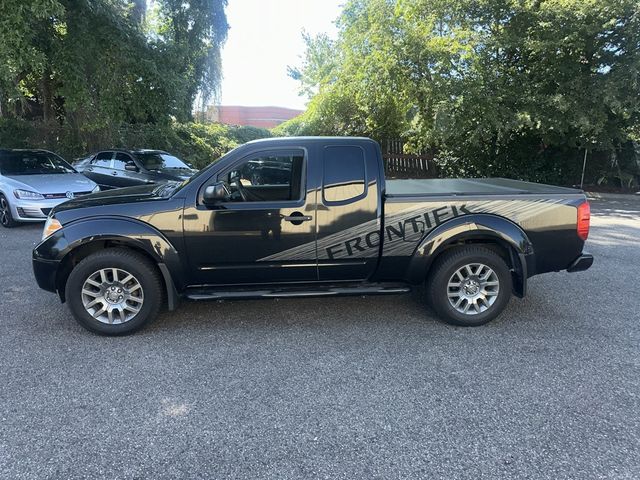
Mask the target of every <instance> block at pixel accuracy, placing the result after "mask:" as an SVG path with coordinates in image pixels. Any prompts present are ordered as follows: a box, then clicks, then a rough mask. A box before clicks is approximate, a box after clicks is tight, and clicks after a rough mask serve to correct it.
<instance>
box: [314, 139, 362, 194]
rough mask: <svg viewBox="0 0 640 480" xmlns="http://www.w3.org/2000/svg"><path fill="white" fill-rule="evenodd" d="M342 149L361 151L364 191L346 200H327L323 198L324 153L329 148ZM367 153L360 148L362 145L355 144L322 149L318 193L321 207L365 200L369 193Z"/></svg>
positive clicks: (329, 146)
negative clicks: (320, 182)
mask: <svg viewBox="0 0 640 480" xmlns="http://www.w3.org/2000/svg"><path fill="white" fill-rule="evenodd" d="M344 147H355V148H359V149H360V150H361V151H362V164H363V166H364V179H363V180H364V190H363V192H362V193H361V194H360V195H358V196H355V197H351V198H347V199H346V200H327V199H326V198H325V196H324V190H325V183H324V181H325V175H324V174H325V166H326V165H325V152H326V151H327V149H329V148H344ZM367 173H368V172H367V152H366V151H365V149H364V148H363V147H362V145H357V144H345V145H325V146H324V148H323V149H322V184H321V185H320V192H321V196H322V204H323V205H327V206H341V205H349V204H351V203H354V202H357V201H359V200H362V199H363V198H366V197H367V195H368V192H369V182H368V178H369V177H368V175H367Z"/></svg>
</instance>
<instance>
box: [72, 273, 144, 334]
mask: <svg viewBox="0 0 640 480" xmlns="http://www.w3.org/2000/svg"><path fill="white" fill-rule="evenodd" d="M143 303H144V292H143V290H142V285H141V284H140V282H139V281H138V279H137V278H136V277H134V276H133V275H132V274H131V273H129V272H127V271H126V270H122V269H121V268H103V269H101V270H98V271H97V272H94V273H92V274H91V275H89V277H87V279H86V280H85V282H84V285H83V286H82V304H83V305H84V308H85V310H86V311H87V313H89V315H91V316H92V317H93V318H95V319H96V320H98V321H99V322H102V323H107V324H110V325H116V324H120V323H126V322H129V321H131V320H132V319H133V318H134V317H135V316H136V315H137V314H138V313H139V312H140V309H141V308H142V305H143Z"/></svg>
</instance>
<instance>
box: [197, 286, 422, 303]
mask: <svg viewBox="0 0 640 480" xmlns="http://www.w3.org/2000/svg"><path fill="white" fill-rule="evenodd" d="M410 291H411V288H410V287H408V286H405V285H383V284H379V285H375V284H373V285H360V286H355V287H339V286H330V287H324V288H322V287H320V288H319V287H315V288H310V289H309V290H303V289H301V288H300V287H296V288H284V287H279V288H272V289H259V290H258V289H256V290H238V289H236V290H220V289H208V288H193V289H188V290H187V291H186V292H185V297H186V298H188V299H189V300H232V299H250V298H296V297H301V298H305V297H327V296H347V295H397V294H401V293H409V292H410Z"/></svg>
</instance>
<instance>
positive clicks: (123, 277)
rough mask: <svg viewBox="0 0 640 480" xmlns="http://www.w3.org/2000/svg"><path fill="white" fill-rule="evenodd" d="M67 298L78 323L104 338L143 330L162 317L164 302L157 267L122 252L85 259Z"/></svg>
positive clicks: (70, 281) (71, 279) (110, 251)
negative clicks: (150, 322)
mask: <svg viewBox="0 0 640 480" xmlns="http://www.w3.org/2000/svg"><path fill="white" fill-rule="evenodd" d="M65 294H66V299H67V303H68V305H69V309H70V310H71V313H72V314H73V316H74V318H75V319H76V320H77V322H78V323H79V324H80V325H82V326H83V327H84V328H86V329H87V330H90V331H92V332H94V333H98V334H101V335H126V334H129V333H133V332H135V331H137V330H139V329H141V328H142V327H143V326H145V325H146V324H147V323H148V322H149V321H151V320H153V319H154V318H155V317H157V316H158V313H159V312H160V307H161V306H162V304H163V300H164V298H163V283H162V278H161V276H160V272H159V271H158V268H157V267H156V265H154V264H153V262H151V261H150V260H149V259H147V258H146V257H145V256H143V255H141V254H139V253H137V252H134V251H131V250H127V249H119V248H109V249H106V250H103V251H101V252H97V253H94V254H92V255H89V256H88V257H86V258H85V259H83V260H82V261H81V262H80V263H79V264H78V265H76V267H75V268H74V269H73V270H72V271H71V274H70V275H69V278H68V279H67V284H66V287H65ZM103 310H104V311H103Z"/></svg>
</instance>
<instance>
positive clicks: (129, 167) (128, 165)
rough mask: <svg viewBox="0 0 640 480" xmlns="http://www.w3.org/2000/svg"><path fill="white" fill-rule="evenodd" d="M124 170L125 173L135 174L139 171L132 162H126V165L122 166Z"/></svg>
mask: <svg viewBox="0 0 640 480" xmlns="http://www.w3.org/2000/svg"><path fill="white" fill-rule="evenodd" d="M124 169H125V170H126V171H127V172H137V171H139V170H140V169H139V168H138V167H137V166H136V164H135V163H133V162H127V163H126V164H125V166H124Z"/></svg>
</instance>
